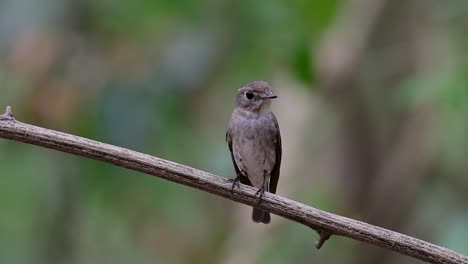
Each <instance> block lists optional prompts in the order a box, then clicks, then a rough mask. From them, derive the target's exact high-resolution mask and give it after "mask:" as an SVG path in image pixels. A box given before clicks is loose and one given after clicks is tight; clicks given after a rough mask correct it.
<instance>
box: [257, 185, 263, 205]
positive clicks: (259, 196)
mask: <svg viewBox="0 0 468 264" xmlns="http://www.w3.org/2000/svg"><path fill="white" fill-rule="evenodd" d="M264 194H265V187H263V186H262V187H261V188H260V189H258V191H257V192H256V193H255V196H256V197H257V196H258V203H260V202H262V198H263V195H264Z"/></svg>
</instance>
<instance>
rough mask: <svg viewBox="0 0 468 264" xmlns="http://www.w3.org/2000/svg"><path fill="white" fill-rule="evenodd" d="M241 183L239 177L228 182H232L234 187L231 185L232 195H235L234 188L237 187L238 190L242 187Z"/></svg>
mask: <svg viewBox="0 0 468 264" xmlns="http://www.w3.org/2000/svg"><path fill="white" fill-rule="evenodd" d="M239 181H240V179H239V177H236V178H234V179H228V182H232V185H231V194H233V193H234V188H235V187H237V188H239V187H240V183H239Z"/></svg>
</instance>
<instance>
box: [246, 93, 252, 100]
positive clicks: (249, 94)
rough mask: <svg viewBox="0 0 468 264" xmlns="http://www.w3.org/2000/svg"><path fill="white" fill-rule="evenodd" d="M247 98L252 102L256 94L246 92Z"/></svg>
mask: <svg viewBox="0 0 468 264" xmlns="http://www.w3.org/2000/svg"><path fill="white" fill-rule="evenodd" d="M245 97H246V98H247V99H249V100H250V99H252V98H254V94H253V93H252V92H246V93H245Z"/></svg>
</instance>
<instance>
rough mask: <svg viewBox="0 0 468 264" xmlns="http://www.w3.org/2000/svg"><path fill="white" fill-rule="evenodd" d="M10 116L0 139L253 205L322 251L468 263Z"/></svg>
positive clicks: (1, 124) (431, 247)
mask: <svg viewBox="0 0 468 264" xmlns="http://www.w3.org/2000/svg"><path fill="white" fill-rule="evenodd" d="M6 116H9V117H10V118H0V138H5V139H10V140H15V141H19V142H25V143H30V144H34V145H38V146H42V147H46V148H50V149H55V150H58V151H61V152H67V153H71V154H75V155H78V156H83V157H88V158H91V159H95V160H101V161H104V162H107V163H112V164H114V165H117V166H120V167H124V168H128V169H131V170H134V171H139V172H143V173H147V174H150V175H153V176H157V177H160V178H163V179H166V180H169V181H173V182H176V183H180V184H183V185H187V186H190V187H193V188H197V189H200V190H202V191H205V192H209V193H212V194H215V195H218V196H221V197H224V198H227V199H230V200H233V201H236V202H240V203H243V204H247V205H255V206H257V207H259V208H261V209H264V210H267V211H270V212H272V213H274V214H276V215H279V216H283V217H285V218H287V219H290V220H292V221H295V222H298V223H301V224H303V225H306V226H308V227H310V228H312V229H314V230H316V231H317V232H318V233H319V235H320V238H319V240H318V241H317V243H316V246H317V247H320V246H321V245H322V244H323V242H325V241H326V240H327V239H328V238H329V237H330V235H339V236H345V237H349V238H352V239H355V240H359V241H363V242H366V243H369V244H373V245H376V246H378V247H382V248H386V249H389V250H391V251H394V252H398V253H401V254H403V255H407V256H412V257H414V258H417V259H420V260H423V261H427V262H430V263H465V264H468V256H464V255H462V254H459V253H457V252H454V251H452V250H450V249H447V248H444V247H440V246H437V245H434V244H431V243H428V242H425V241H422V240H419V239H416V238H413V237H410V236H406V235H403V234H400V233H397V232H393V231H390V230H387V229H384V228H380V227H377V226H373V225H370V224H367V223H364V222H360V221H357V220H353V219H350V218H347V217H343V216H339V215H335V214H332V213H328V212H325V211H322V210H319V209H316V208H313V207H310V206H308V205H305V204H302V203H299V202H296V201H293V200H290V199H287V198H284V197H281V196H279V195H275V194H271V193H265V195H264V196H263V200H262V203H260V204H258V199H257V198H256V197H255V192H256V189H254V188H252V187H249V186H245V185H241V186H242V187H241V188H235V189H234V191H233V192H232V193H231V183H229V182H228V181H227V179H225V178H223V177H220V176H217V175H214V174H211V173H208V172H204V171H201V170H197V169H194V168H191V167H188V166H185V165H182V164H178V163H175V162H171V161H168V160H164V159H160V158H156V157H153V156H150V155H147V154H143V153H139V152H136V151H132V150H129V149H125V148H121V147H117V146H113V145H109V144H105V143H101V142H98V141H94V140H90V139H86V138H82V137H78V136H75V135H71V134H66V133H62V132H58V131H54V130H50V129H46V128H42V127H37V126H33V125H29V124H25V123H21V122H18V121H16V120H14V119H13V118H12V113H11V109H9V110H8V109H7V113H5V114H4V115H3V116H2V117H6Z"/></svg>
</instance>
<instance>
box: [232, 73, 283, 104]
mask: <svg viewBox="0 0 468 264" xmlns="http://www.w3.org/2000/svg"><path fill="white" fill-rule="evenodd" d="M277 97H278V96H277V95H276V94H274V93H273V92H272V91H271V87H270V85H269V84H268V83H267V82H265V81H253V82H249V83H248V84H246V85H245V86H244V87H242V88H240V89H239V90H238V91H237V98H236V106H237V107H240V108H242V109H244V110H247V111H251V112H261V111H264V110H267V109H268V108H269V106H270V103H271V100H272V99H275V98H277Z"/></svg>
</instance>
